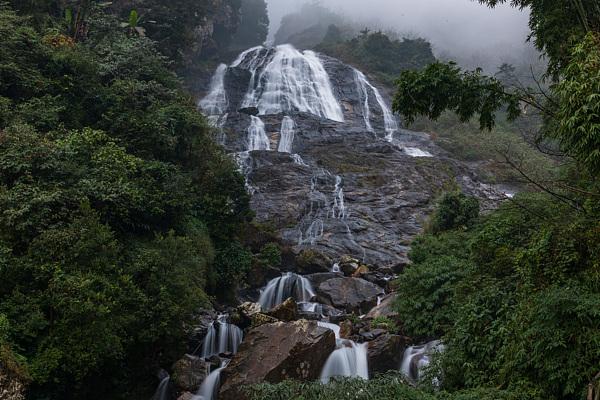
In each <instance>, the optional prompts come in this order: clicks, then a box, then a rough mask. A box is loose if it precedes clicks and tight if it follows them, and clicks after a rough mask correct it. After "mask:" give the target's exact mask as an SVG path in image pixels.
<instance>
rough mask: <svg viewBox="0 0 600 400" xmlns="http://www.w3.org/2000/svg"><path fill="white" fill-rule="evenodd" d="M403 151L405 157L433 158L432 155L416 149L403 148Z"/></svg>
mask: <svg viewBox="0 0 600 400" xmlns="http://www.w3.org/2000/svg"><path fill="white" fill-rule="evenodd" d="M403 150H404V152H405V153H406V155H409V156H411V157H433V154H431V153H430V152H428V151H425V150H421V149H419V148H418V147H405V148H404V149H403Z"/></svg>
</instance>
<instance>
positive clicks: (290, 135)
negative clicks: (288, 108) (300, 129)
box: [277, 116, 296, 153]
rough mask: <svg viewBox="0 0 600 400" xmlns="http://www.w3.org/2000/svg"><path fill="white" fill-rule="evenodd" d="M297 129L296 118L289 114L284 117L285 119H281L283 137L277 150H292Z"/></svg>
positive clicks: (287, 151)
mask: <svg viewBox="0 0 600 400" xmlns="http://www.w3.org/2000/svg"><path fill="white" fill-rule="evenodd" d="M295 129H296V124H295V123H294V120H293V119H291V118H290V117H288V116H285V117H283V121H281V134H280V136H281V137H280V139H279V148H278V149H277V151H279V152H280V153H291V152H292V145H293V144H294V130H295Z"/></svg>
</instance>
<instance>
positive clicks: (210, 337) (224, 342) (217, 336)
mask: <svg viewBox="0 0 600 400" xmlns="http://www.w3.org/2000/svg"><path fill="white" fill-rule="evenodd" d="M215 324H216V325H215ZM242 339H243V333H242V330H241V329H240V328H239V327H237V326H236V325H233V324H229V323H227V316H225V315H220V316H219V317H218V318H217V320H216V321H214V322H212V323H211V324H210V327H209V328H208V332H207V333H206V337H205V338H204V343H203V344H202V351H201V353H200V357H202V358H210V357H211V356H214V355H218V354H222V353H233V354H235V353H237V350H238V347H239V345H240V343H242Z"/></svg>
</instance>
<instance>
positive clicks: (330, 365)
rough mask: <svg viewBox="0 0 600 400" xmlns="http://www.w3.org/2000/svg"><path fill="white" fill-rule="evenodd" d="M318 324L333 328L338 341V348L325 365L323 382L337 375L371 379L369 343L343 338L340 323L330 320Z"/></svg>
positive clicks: (322, 372)
mask: <svg viewBox="0 0 600 400" xmlns="http://www.w3.org/2000/svg"><path fill="white" fill-rule="evenodd" d="M318 325H319V326H321V327H323V328H327V329H331V330H332V331H333V332H334V334H335V338H336V342H337V349H335V350H334V351H333V353H331V355H330V356H329V358H328V359H327V361H326V362H325V365H324V366H323V370H322V371H321V382H323V383H328V382H329V380H330V379H331V378H335V377H349V378H362V379H369V362H368V356H367V343H362V344H358V343H355V342H353V341H352V340H346V339H341V338H340V327H339V325H335V324H331V323H329V322H318Z"/></svg>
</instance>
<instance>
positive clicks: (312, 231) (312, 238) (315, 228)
mask: <svg viewBox="0 0 600 400" xmlns="http://www.w3.org/2000/svg"><path fill="white" fill-rule="evenodd" d="M324 230H325V225H324V224H323V220H321V219H316V220H314V221H313V222H312V223H311V224H310V225H309V227H308V229H307V230H306V232H304V234H302V232H300V238H299V239H298V244H299V245H303V244H308V243H310V244H311V245H314V244H315V243H316V242H317V240H319V239H320V238H322V237H323V233H324Z"/></svg>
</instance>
